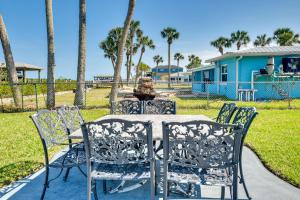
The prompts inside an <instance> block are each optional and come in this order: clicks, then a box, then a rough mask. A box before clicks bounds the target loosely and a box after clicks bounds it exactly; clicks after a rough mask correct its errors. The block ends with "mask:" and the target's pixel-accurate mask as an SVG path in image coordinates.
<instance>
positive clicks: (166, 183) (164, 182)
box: [163, 163, 169, 200]
mask: <svg viewBox="0 0 300 200" xmlns="http://www.w3.org/2000/svg"><path fill="white" fill-rule="evenodd" d="M165 165H167V164H165V163H164V179H163V187H164V188H163V199H164V200H167V198H168V193H169V186H168V178H167V174H168V167H167V166H165Z"/></svg>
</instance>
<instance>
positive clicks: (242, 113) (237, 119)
mask: <svg viewBox="0 0 300 200" xmlns="http://www.w3.org/2000/svg"><path fill="white" fill-rule="evenodd" d="M256 114H257V112H256V109H255V108H254V107H241V108H239V110H238V111H237V113H236V115H235V116H234V119H233V123H234V124H237V123H240V124H243V125H244V134H246V133H247V131H248V129H249V127H250V124H251V122H252V120H253V119H254V117H255V116H256Z"/></svg>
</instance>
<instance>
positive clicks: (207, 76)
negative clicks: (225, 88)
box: [203, 71, 210, 92]
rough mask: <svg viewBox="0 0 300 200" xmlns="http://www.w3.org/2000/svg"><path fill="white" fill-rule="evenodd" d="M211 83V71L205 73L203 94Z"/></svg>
mask: <svg viewBox="0 0 300 200" xmlns="http://www.w3.org/2000/svg"><path fill="white" fill-rule="evenodd" d="M209 81H210V80H209V71H203V92H206V91H207V84H208V82H209Z"/></svg>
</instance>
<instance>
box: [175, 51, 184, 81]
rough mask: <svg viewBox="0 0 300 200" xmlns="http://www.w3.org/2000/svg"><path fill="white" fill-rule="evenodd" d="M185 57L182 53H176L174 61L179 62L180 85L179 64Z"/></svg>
mask: <svg viewBox="0 0 300 200" xmlns="http://www.w3.org/2000/svg"><path fill="white" fill-rule="evenodd" d="M183 59H184V56H183V55H182V54H181V53H175V54H174V60H176V61H177V83H178V79H179V62H180V60H183Z"/></svg>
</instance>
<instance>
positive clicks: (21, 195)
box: [0, 147, 300, 200]
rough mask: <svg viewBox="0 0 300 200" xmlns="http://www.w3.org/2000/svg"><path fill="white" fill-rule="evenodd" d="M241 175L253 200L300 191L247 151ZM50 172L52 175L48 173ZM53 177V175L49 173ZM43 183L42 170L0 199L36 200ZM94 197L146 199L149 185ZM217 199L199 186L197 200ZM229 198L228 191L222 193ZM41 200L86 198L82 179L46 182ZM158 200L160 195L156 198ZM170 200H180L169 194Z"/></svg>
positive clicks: (288, 197)
mask: <svg viewBox="0 0 300 200" xmlns="http://www.w3.org/2000/svg"><path fill="white" fill-rule="evenodd" d="M243 163H244V166H243V167H244V172H245V178H246V183H247V185H248V190H249V192H250V194H251V196H252V198H253V199H255V200H256V199H263V200H297V199H299V197H300V189H298V188H296V187H294V186H292V185H290V184H288V183H286V182H284V181H282V180H281V179H279V178H278V177H276V176H274V175H273V174H272V173H270V172H269V171H268V170H266V169H265V168H264V166H263V165H262V163H261V162H260V160H259V159H258V158H257V156H256V155H255V154H254V153H253V152H252V151H251V150H250V149H248V148H246V147H245V148H244V157H243ZM51 172H52V173H51ZM50 173H51V174H52V175H53V176H55V174H56V173H55V172H53V170H52V171H50ZM43 180H44V170H41V171H39V172H37V173H36V174H33V175H32V176H30V177H28V178H27V179H24V180H21V181H17V182H16V183H14V184H12V185H10V186H8V187H6V188H2V189H1V190H0V199H1V200H2V199H12V200H25V199H26V200H27V199H28V200H31V199H39V197H40V194H41V191H42V185H43ZM97 186H98V196H99V199H102V200H118V199H122V200H130V199H135V200H137V199H139V200H140V199H149V185H148V184H146V185H144V186H143V187H141V188H139V189H138V190H134V191H131V192H127V193H121V194H108V195H104V194H103V192H102V183H101V182H99V183H98V185H97ZM219 197H220V188H219V187H201V199H218V198H219ZM226 197H227V198H228V199H229V197H230V195H229V191H228V190H226ZM45 199H56V200H72V199H74V200H75V199H86V178H85V177H84V176H83V175H82V174H81V173H80V172H79V171H78V170H77V169H72V170H71V172H70V176H69V179H68V181H67V182H63V180H62V177H60V178H58V179H56V180H55V181H53V182H51V183H50V188H49V189H48V190H47V193H46V198H45ZM157 199H162V194H159V195H157ZM170 199H184V198H182V197H179V196H175V195H171V196H170ZM197 199H199V198H197ZM239 199H246V196H245V194H244V191H243V188H242V186H241V185H239Z"/></svg>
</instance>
